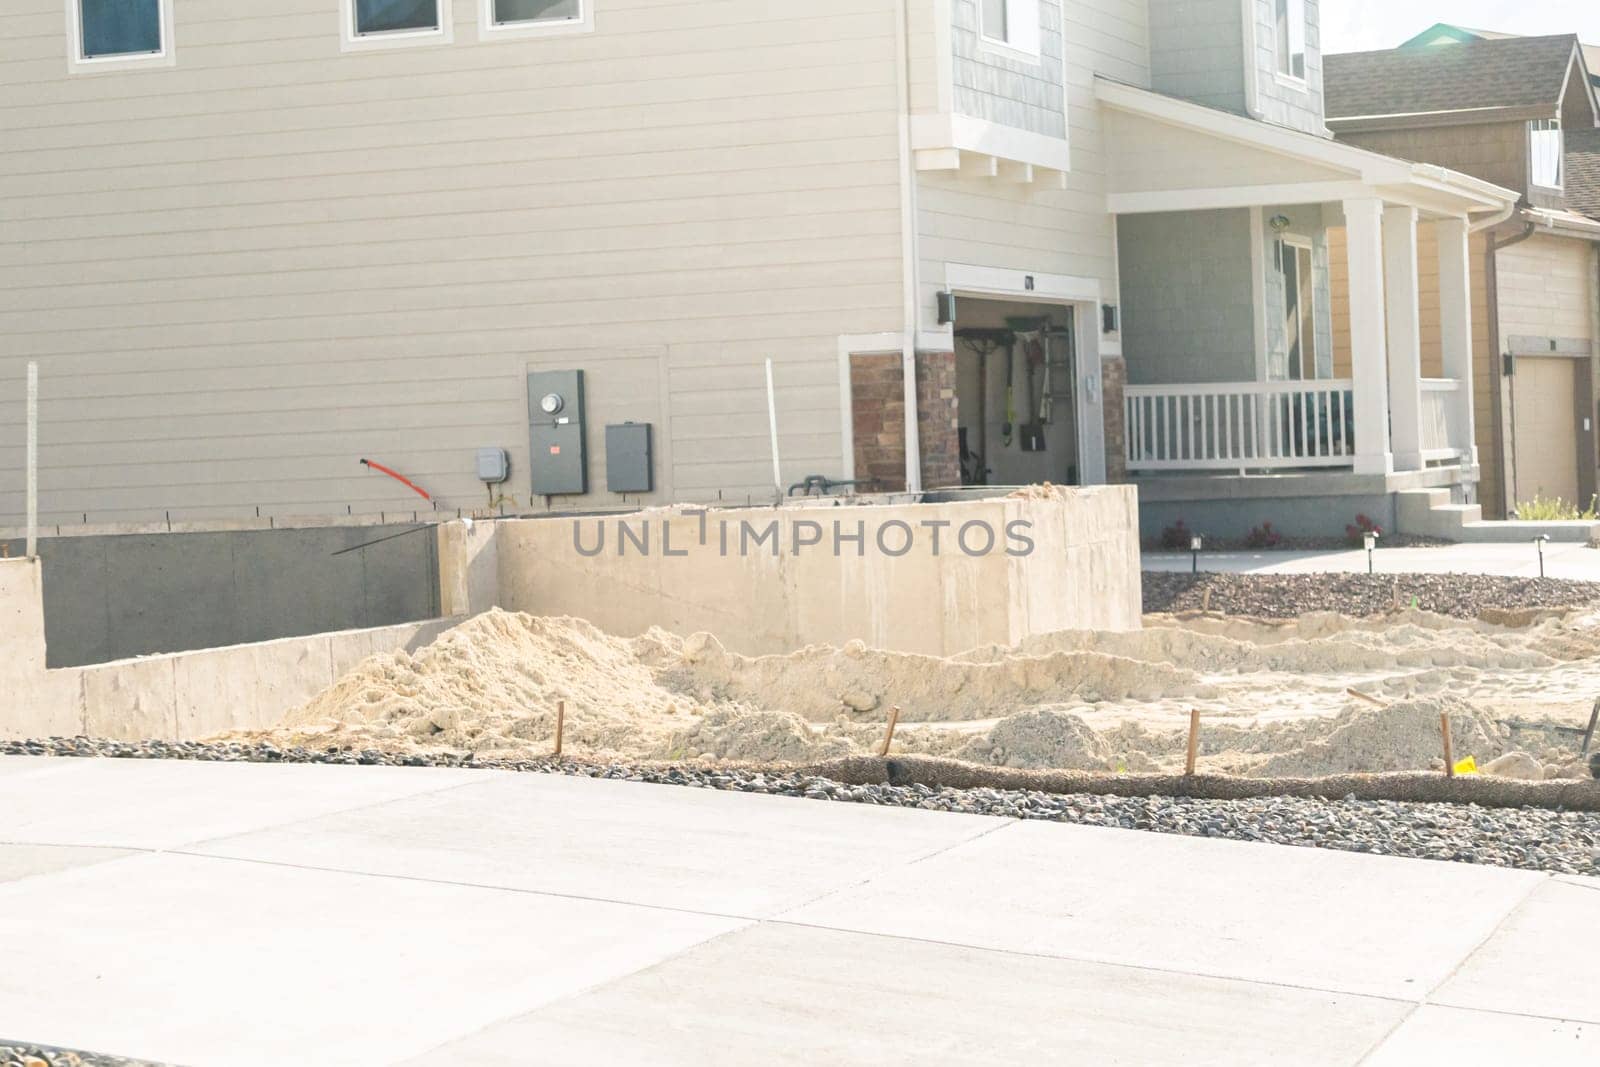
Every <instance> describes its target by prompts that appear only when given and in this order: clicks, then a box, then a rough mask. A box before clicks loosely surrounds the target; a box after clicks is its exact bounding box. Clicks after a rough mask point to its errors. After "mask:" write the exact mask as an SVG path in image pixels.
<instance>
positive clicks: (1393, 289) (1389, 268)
mask: <svg viewBox="0 0 1600 1067" xmlns="http://www.w3.org/2000/svg"><path fill="white" fill-rule="evenodd" d="M1383 268H1384V269H1383V277H1384V301H1383V303H1384V316H1385V319H1386V322H1387V324H1388V330H1387V333H1386V336H1387V338H1388V342H1389V438H1390V442H1391V447H1392V448H1393V449H1394V466H1395V469H1396V470H1402V471H1417V470H1421V469H1422V448H1423V441H1422V324H1421V321H1420V311H1419V309H1418V303H1417V209H1416V208H1414V207H1406V206H1404V205H1400V204H1390V205H1389V206H1388V207H1386V208H1384V209H1383Z"/></svg>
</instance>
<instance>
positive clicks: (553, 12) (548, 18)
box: [478, 0, 594, 41]
mask: <svg viewBox="0 0 1600 1067" xmlns="http://www.w3.org/2000/svg"><path fill="white" fill-rule="evenodd" d="M592 29H594V3H593V0H479V9H478V37H479V38H480V39H482V40H486V41H492V40H497V39H504V38H507V37H543V36H547V35H550V34H559V33H587V32H588V31H590V30H592Z"/></svg>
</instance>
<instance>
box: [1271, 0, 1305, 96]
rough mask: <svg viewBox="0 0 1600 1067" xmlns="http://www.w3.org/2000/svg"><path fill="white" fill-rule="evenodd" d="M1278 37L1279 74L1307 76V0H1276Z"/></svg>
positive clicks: (1296, 78)
mask: <svg viewBox="0 0 1600 1067" xmlns="http://www.w3.org/2000/svg"><path fill="white" fill-rule="evenodd" d="M1274 3H1275V4H1276V17H1277V30H1278V32H1277V38H1278V48H1277V51H1278V74H1279V75H1281V76H1282V77H1285V78H1294V79H1295V80H1297V81H1304V80H1305V77H1306V0H1274Z"/></svg>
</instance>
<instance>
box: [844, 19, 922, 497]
mask: <svg viewBox="0 0 1600 1067" xmlns="http://www.w3.org/2000/svg"><path fill="white" fill-rule="evenodd" d="M894 7H895V27H894V45H895V56H894V58H895V93H896V96H897V97H898V98H899V105H900V258H901V278H902V281H903V288H904V292H903V294H902V295H903V297H904V301H905V335H904V337H903V338H902V339H901V342H900V365H901V369H902V374H903V375H904V377H905V410H906V418H905V422H906V428H905V437H906V492H908V493H920V492H921V491H922V442H921V441H920V440H919V439H918V433H917V421H918V420H917V304H918V287H917V172H916V160H915V158H914V157H913V155H912V153H911V63H910V59H909V55H910V45H909V40H910V30H909V28H908V26H907V21H906V20H907V12H906V0H895V3H894ZM846 417H849V415H848V413H846Z"/></svg>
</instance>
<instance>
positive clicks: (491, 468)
mask: <svg viewBox="0 0 1600 1067" xmlns="http://www.w3.org/2000/svg"><path fill="white" fill-rule="evenodd" d="M509 477H511V457H510V456H509V455H507V454H506V450H505V449H503V448H480V449H478V481H480V482H488V483H489V484H490V485H499V484H500V483H501V482H503V481H505V480H506V479H507V478H509Z"/></svg>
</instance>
